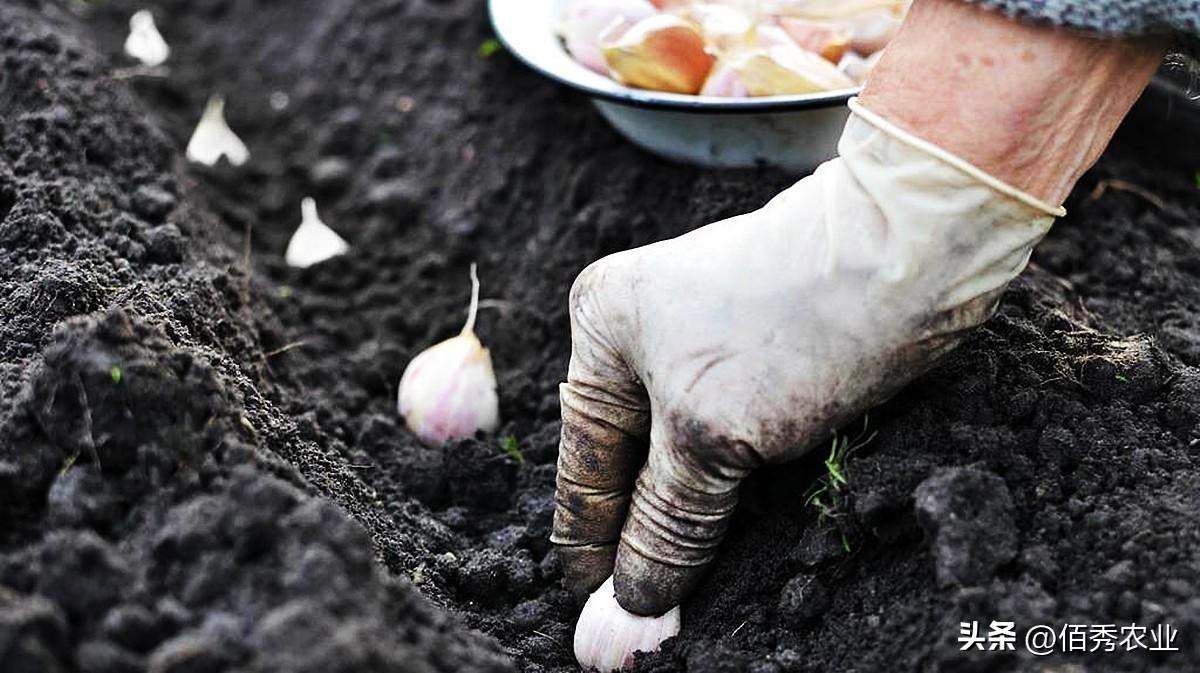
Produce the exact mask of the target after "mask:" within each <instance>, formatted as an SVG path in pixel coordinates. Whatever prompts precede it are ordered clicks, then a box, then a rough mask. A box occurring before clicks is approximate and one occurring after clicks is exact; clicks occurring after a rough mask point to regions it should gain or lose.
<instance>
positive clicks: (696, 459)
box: [551, 102, 1063, 615]
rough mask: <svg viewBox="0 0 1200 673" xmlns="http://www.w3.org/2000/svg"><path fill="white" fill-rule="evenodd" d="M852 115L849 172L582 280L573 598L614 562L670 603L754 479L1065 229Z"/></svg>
mask: <svg viewBox="0 0 1200 673" xmlns="http://www.w3.org/2000/svg"><path fill="white" fill-rule="evenodd" d="M851 108H852V110H853V115H852V116H851V118H850V121H849V123H848V124H847V126H846V129H845V132H844V134H843V136H842V139H841V143H840V145H839V152H840V157H839V158H838V159H834V160H832V161H830V162H828V163H826V164H824V165H822V166H821V167H820V168H818V169H817V171H816V173H814V174H813V175H811V176H810V177H807V178H805V179H803V180H801V181H800V182H799V183H797V184H796V185H794V186H793V187H791V188H790V189H788V190H786V191H784V192H783V193H782V194H780V195H779V196H778V197H776V198H775V199H773V200H772V201H771V202H770V203H768V204H767V205H766V206H764V207H763V208H761V209H759V210H757V211H755V212H752V213H749V214H746V215H741V216H738V217H734V218H731V219H728V220H725V221H722V222H718V223H716V224H712V225H709V226H707V227H703V228H701V229H697V230H696V231H693V232H691V233H689V234H686V235H684V236H680V237H679V238H676V239H672V240H668V241H663V242H660V243H656V244H653V245H649V246H646V247H643V248H638V249H635V250H630V251H626V252H622V253H618V254H615V255H611V256H609V257H606V258H604V259H602V260H600V261H598V262H596V263H595V264H592V265H591V266H589V267H588V268H587V269H585V270H584V272H583V273H582V274H580V276H579V278H578V279H577V280H576V281H575V285H574V287H573V288H572V289H571V297H570V314H571V327H572V347H573V351H572V355H571V362H570V370H569V373H568V377H567V379H568V380H567V382H566V383H564V384H563V385H562V387H561V402H562V420H563V427H562V443H561V448H560V453H559V460H558V490H557V494H556V511H555V516H554V532H553V536H552V538H551V539H552V541H553V542H554V543H555V544H556V545H558V546H559V548H558V552H559V555H560V558H561V559H562V562H563V566H564V571H565V574H566V577H567V582H568V584H569V586H570V587H571V588H572V589H573V590H574V591H575V592H576V594H577V595H582V594H584V593H586V592H588V591H591V590H592V589H594V588H596V587H597V586H599V585H600V584H601V583H602V582H603V581H604V580H605V579H606V578H607V577H608V576H609V575H610V574H613V573H614V566H615V586H616V594H617V599H618V601H619V602H620V604H621V606H622V607H624V608H625V609H626V610H628V611H630V612H633V613H637V614H642V615H649V614H659V613H662V612H664V611H666V610H667V609H669V608H671V607H673V606H675V605H677V604H679V603H680V602H681V600H682V599H683V598H684V597H685V596H686V595H687V594H688V592H689V591H690V590H691V589H692V588H693V587H694V585H695V584H696V582H697V581H698V580H699V578H700V576H701V575H702V572H703V569H704V567H705V566H706V565H707V564H708V563H709V562H710V561H712V559H713V556H714V554H715V552H716V550H717V546H718V545H719V544H720V541H721V537H722V535H723V534H724V532H725V529H726V525H727V523H728V520H729V517H730V515H731V513H732V512H733V508H734V505H735V503H736V502H737V491H738V483H739V482H740V481H741V480H742V478H743V477H745V476H746V475H747V474H748V473H749V472H750V471H752V470H754V469H755V468H757V467H759V466H760V465H764V464H771V463H780V462H784V461H788V460H791V459H794V458H796V457H798V456H800V455H802V454H803V453H805V452H806V451H808V450H809V449H810V448H812V447H813V446H814V445H816V444H818V443H823V442H825V441H826V440H827V439H828V438H829V436H830V433H831V432H832V431H834V430H835V429H836V428H837V427H838V426H839V425H841V424H843V423H845V422H847V421H849V420H851V419H852V418H853V417H854V416H855V415H857V414H858V413H860V412H861V411H863V410H864V409H866V408H867V407H869V406H871V405H874V404H877V403H879V402H880V401H882V400H884V399H886V398H887V397H889V396H890V395H892V394H893V393H895V392H896V391H897V390H898V389H899V388H900V387H901V386H903V385H904V384H906V383H907V382H909V381H910V380H912V379H913V378H914V377H916V376H917V375H919V374H921V373H922V372H923V371H925V370H926V369H927V368H929V367H930V366H931V364H932V363H933V362H934V361H935V360H936V359H937V358H938V356H939V355H941V354H943V353H945V352H946V351H947V350H949V349H951V348H953V347H954V346H955V345H956V344H957V343H958V342H959V341H960V340H961V339H962V337H963V336H964V334H965V333H966V332H967V331H968V330H970V329H971V328H973V327H975V326H977V325H979V324H980V323H982V322H983V321H985V320H987V319H988V317H990V316H991V315H992V313H993V312H994V311H995V308H996V305H997V303H998V301H999V298H1000V295H1001V293H1002V292H1003V290H1004V288H1005V286H1006V285H1007V284H1008V282H1009V281H1010V280H1011V279H1012V278H1013V277H1014V276H1016V275H1017V274H1018V273H1019V272H1020V271H1021V270H1022V269H1023V268H1024V267H1025V264H1026V262H1027V261H1028V259H1029V253H1030V250H1031V248H1032V247H1033V246H1034V244H1035V243H1037V242H1038V241H1039V240H1040V239H1041V238H1042V236H1043V235H1044V234H1045V233H1046V231H1047V230H1048V229H1049V228H1050V225H1051V222H1052V221H1053V218H1054V217H1056V216H1060V215H1062V214H1063V210H1062V209H1061V208H1059V207H1055V206H1052V205H1049V204H1046V203H1043V202H1041V201H1039V200H1038V199H1036V198H1035V197H1033V196H1030V195H1028V194H1025V193H1023V192H1021V191H1019V190H1017V189H1015V188H1013V187H1011V186H1009V185H1006V184H1004V183H1003V182H1001V181H999V180H997V179H996V178H993V177H991V176H989V175H987V174H986V173H984V172H982V171H980V170H979V169H976V168H974V167H972V166H971V165H969V164H967V163H966V162H964V161H962V160H960V159H958V158H956V157H954V156H952V155H950V154H949V153H947V152H945V151H943V150H940V149H938V148H937V147H935V146H933V145H931V144H929V143H927V142H925V141H922V140H920V139H919V138H916V137H914V136H913V135H911V134H909V133H907V132H905V131H903V130H901V129H900V128H898V127H896V126H894V125H892V124H891V123H889V122H887V121H886V120H884V119H882V118H880V117H879V116H877V115H875V114H873V113H871V112H870V111H868V110H866V109H863V108H862V107H861V106H859V105H857V104H856V103H855V102H852V103H851ZM618 540H619V542H618Z"/></svg>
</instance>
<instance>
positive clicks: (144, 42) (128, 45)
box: [125, 9, 171, 68]
mask: <svg viewBox="0 0 1200 673" xmlns="http://www.w3.org/2000/svg"><path fill="white" fill-rule="evenodd" d="M125 53H126V54H129V55H130V56H132V57H133V58H136V59H137V60H139V61H141V62H142V64H143V65H146V66H149V67H151V68H154V67H157V66H160V65H162V64H163V63H164V62H165V61H166V60H167V57H168V56H170V55H171V48H170V47H168V46H167V41H166V40H164V39H163V36H162V35H161V34H160V33H159V32H158V28H157V27H156V26H155V25H154V15H153V14H151V13H150V10H146V9H143V10H141V11H139V12H136V13H135V14H134V15H133V16H131V17H129V37H127V38H125Z"/></svg>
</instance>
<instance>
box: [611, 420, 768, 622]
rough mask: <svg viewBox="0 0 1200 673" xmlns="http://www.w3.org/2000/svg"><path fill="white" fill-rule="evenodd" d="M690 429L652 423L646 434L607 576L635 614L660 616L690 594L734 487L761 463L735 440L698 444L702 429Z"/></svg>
mask: <svg viewBox="0 0 1200 673" xmlns="http://www.w3.org/2000/svg"><path fill="white" fill-rule="evenodd" d="M663 425H664V426H665V425H666V423H664V424H663ZM692 430H694V431H689V430H688V429H687V426H686V425H685V426H684V427H683V428H677V429H676V430H674V431H668V430H666V429H665V427H664V428H663V429H661V430H660V427H659V423H658V422H657V420H656V422H655V428H654V430H653V431H652V432H651V440H650V441H651V447H650V455H649V460H648V462H647V463H646V466H645V467H644V468H643V469H642V471H641V474H640V475H639V476H638V480H637V484H636V486H635V489H634V495H633V500H632V504H631V507H630V510H629V518H628V520H627V521H626V523H625V529H624V531H623V532H622V533H621V544H620V546H619V548H618V550H617V559H616V568H615V572H614V578H613V579H614V586H615V588H616V594H617V602H619V603H620V604H621V607H623V608H625V609H626V610H628V611H629V612H632V613H635V614H639V615H659V614H662V613H664V612H666V611H667V610H670V609H671V608H673V607H675V606H676V605H679V604H680V603H681V602H682V601H683V599H684V598H686V597H687V596H688V595H689V594H690V593H691V592H692V589H694V588H695V586H696V584H697V583H698V582H699V581H700V579H701V578H702V577H703V575H704V571H705V570H706V568H707V567H708V565H709V564H710V563H711V562H712V560H713V558H714V557H715V556H716V552H717V548H718V546H719V545H720V543H721V539H722V538H723V537H724V535H725V530H726V528H728V527H729V520H730V518H731V517H732V516H733V510H734V507H735V506H736V505H737V497H738V485H739V484H740V483H741V480H742V479H743V478H744V477H745V476H746V475H747V474H749V473H750V471H751V470H752V469H753V468H754V467H757V466H758V465H759V464H760V463H761V460H759V458H758V456H757V454H756V453H755V452H754V450H753V449H752V448H751V447H748V446H746V445H744V444H741V443H736V444H734V445H730V446H725V445H722V446H698V445H696V441H693V440H701V441H703V442H706V441H708V440H706V439H703V438H704V437H705V436H706V434H707V433H704V432H703V431H700V430H698V429H695V428H693V429H692Z"/></svg>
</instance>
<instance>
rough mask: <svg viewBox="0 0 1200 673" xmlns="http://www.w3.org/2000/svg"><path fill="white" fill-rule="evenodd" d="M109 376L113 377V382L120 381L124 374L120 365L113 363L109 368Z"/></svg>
mask: <svg viewBox="0 0 1200 673" xmlns="http://www.w3.org/2000/svg"><path fill="white" fill-rule="evenodd" d="M108 376H109V378H111V379H112V382H113V383H120V382H121V378H122V377H123V376H124V374H122V373H121V368H120V367H118V366H116V365H113V366H112V368H111V369H109V370H108Z"/></svg>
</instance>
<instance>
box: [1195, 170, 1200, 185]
mask: <svg viewBox="0 0 1200 673" xmlns="http://www.w3.org/2000/svg"><path fill="white" fill-rule="evenodd" d="M1196 189H1200V171H1196Z"/></svg>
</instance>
